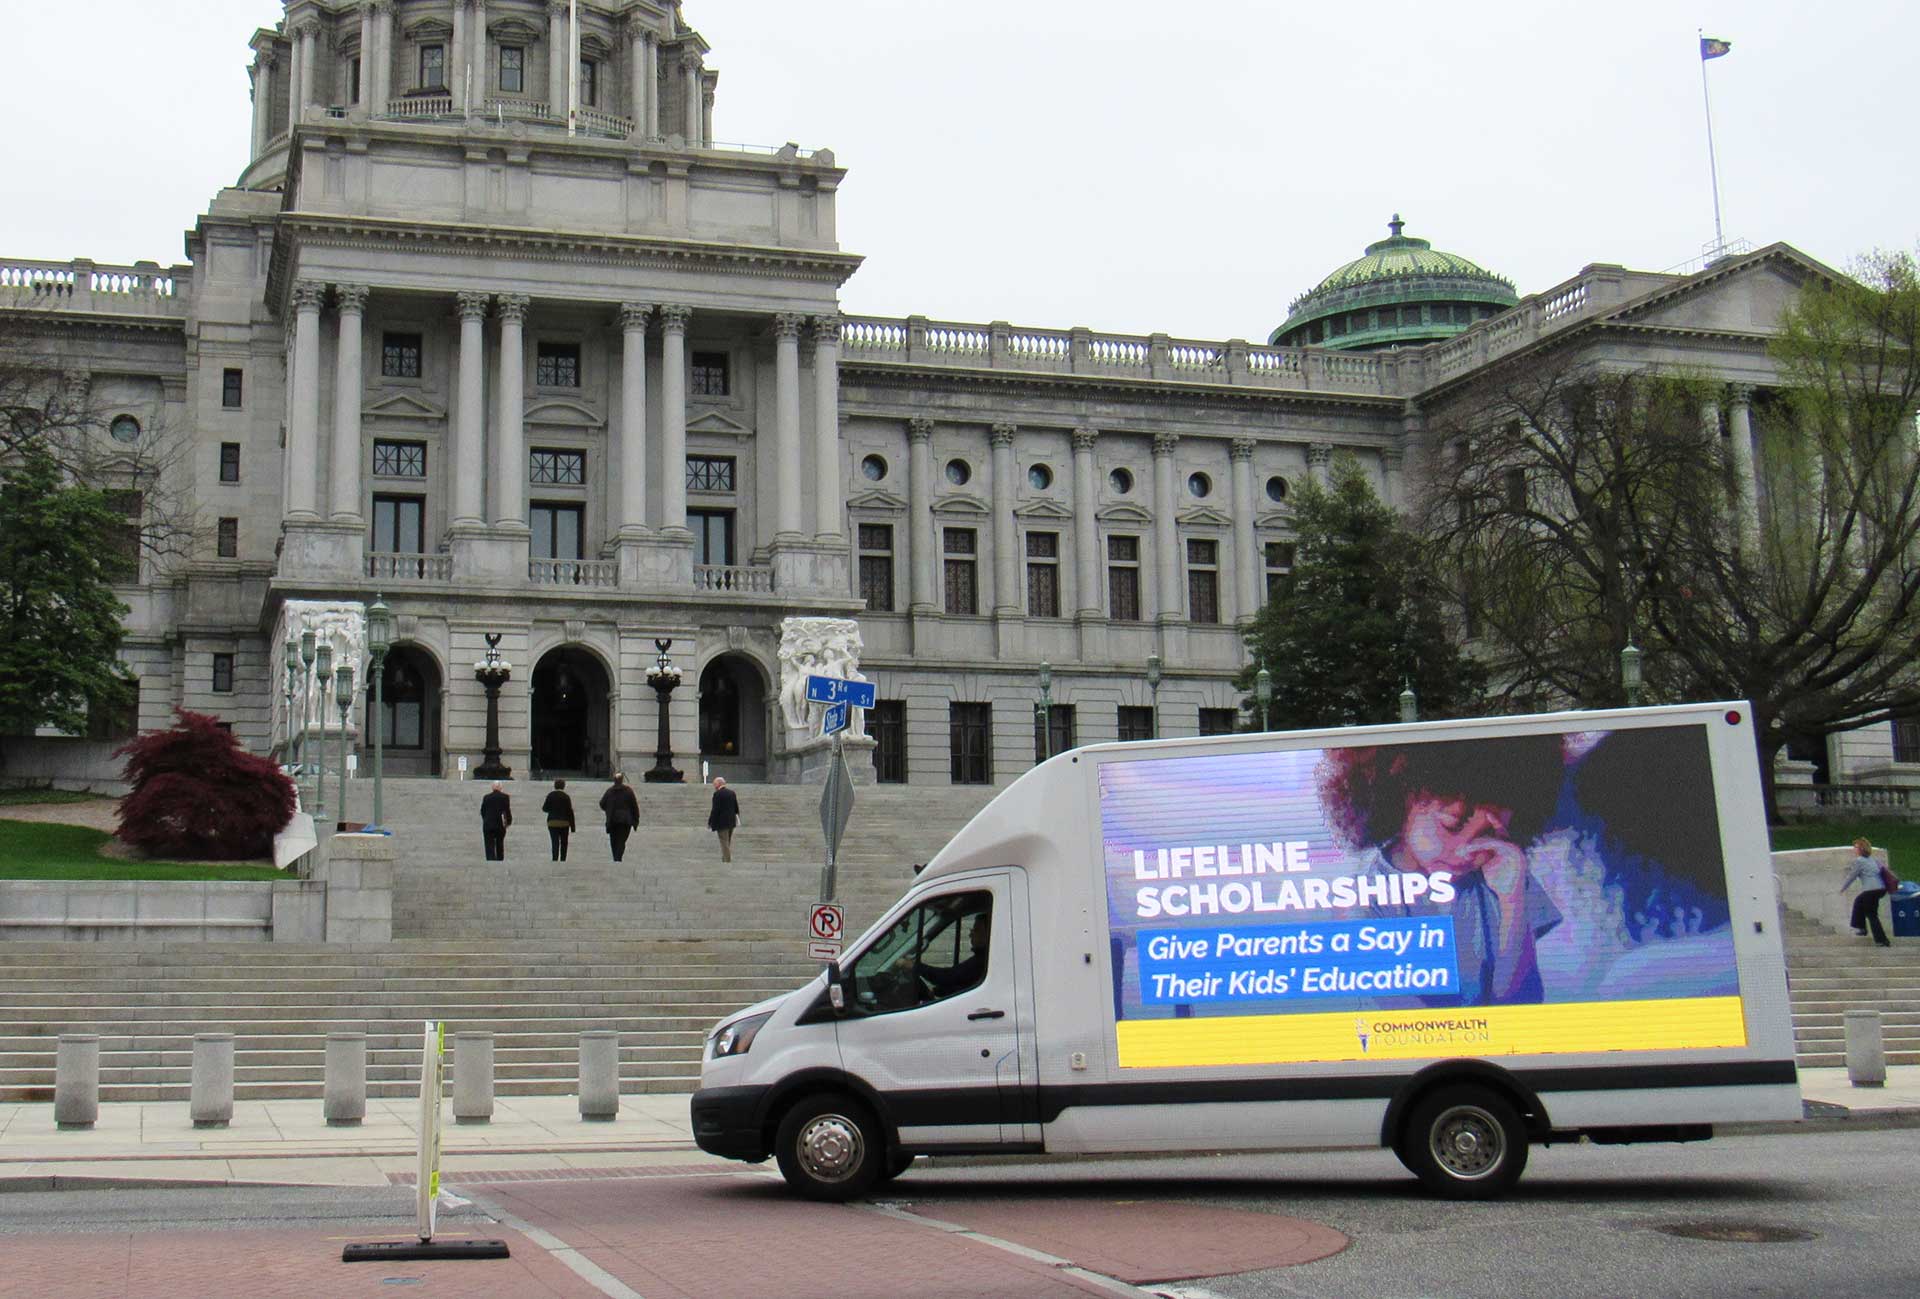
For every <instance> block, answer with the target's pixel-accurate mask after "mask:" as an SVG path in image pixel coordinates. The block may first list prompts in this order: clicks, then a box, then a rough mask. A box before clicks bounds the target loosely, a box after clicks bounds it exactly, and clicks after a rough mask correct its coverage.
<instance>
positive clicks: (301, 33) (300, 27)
mask: <svg viewBox="0 0 1920 1299" xmlns="http://www.w3.org/2000/svg"><path fill="white" fill-rule="evenodd" d="M319 34H320V24H319V23H318V22H317V21H316V20H314V19H312V18H304V19H302V20H301V21H299V22H297V23H295V24H294V25H293V35H294V38H295V39H296V40H303V41H304V40H311V39H313V38H314V37H316V36H318V35H319Z"/></svg>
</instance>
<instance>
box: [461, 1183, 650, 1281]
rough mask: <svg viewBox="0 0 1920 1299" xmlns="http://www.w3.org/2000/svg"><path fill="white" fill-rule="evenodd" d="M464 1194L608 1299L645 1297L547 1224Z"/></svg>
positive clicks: (482, 1197)
mask: <svg viewBox="0 0 1920 1299" xmlns="http://www.w3.org/2000/svg"><path fill="white" fill-rule="evenodd" d="M467 1198H468V1199H470V1200H472V1201H473V1203H474V1204H475V1205H476V1206H477V1207H479V1208H480V1209H481V1210H482V1211H484V1212H485V1213H486V1214H487V1215H488V1216H489V1217H491V1218H493V1219H494V1220H495V1221H496V1222H502V1223H505V1224H506V1225H507V1226H509V1227H512V1228H513V1229H514V1230H515V1231H517V1232H519V1233H520V1234H521V1235H522V1236H525V1237H526V1238H527V1239H528V1240H530V1241H532V1242H533V1243H534V1244H536V1245H538V1246H539V1247H540V1248H541V1249H544V1250H546V1251H547V1253H549V1254H551V1255H553V1257H554V1258H556V1259H558V1260H559V1261H560V1262H561V1263H562V1264H564V1265H565V1266H566V1267H568V1268H570V1269H572V1270H573V1272H574V1273H575V1274H576V1275H578V1276H579V1277H580V1278H581V1280H583V1281H585V1282H586V1283H587V1284H588V1285H590V1286H592V1287H593V1288H594V1289H596V1290H598V1291H599V1292H600V1293H601V1294H603V1295H606V1296H607V1299H645V1296H644V1295H642V1294H641V1293H640V1292H639V1291H638V1290H635V1289H634V1288H633V1287H632V1286H630V1285H628V1284H627V1283H626V1282H625V1281H622V1280H621V1279H620V1278H619V1277H617V1276H615V1275H613V1273H611V1272H609V1271H607V1270H606V1269H605V1268H603V1267H601V1266H600V1265H599V1264H598V1263H596V1262H594V1261H593V1260H592V1259H590V1258H588V1257H587V1256H586V1255H584V1254H582V1253H581V1252H580V1251H579V1250H577V1249H575V1248H574V1247H573V1246H571V1245H569V1244H567V1242H566V1241H564V1240H561V1239H560V1238H559V1237H558V1236H556V1235H554V1234H553V1233H552V1232H550V1231H548V1230H547V1229H546V1228H544V1227H536V1226H534V1225H533V1224H532V1223H530V1222H528V1221H526V1220H525V1219H524V1218H520V1217H517V1216H515V1215H514V1214H511V1213H508V1212H507V1211H506V1210H505V1209H502V1208H501V1207H500V1206H499V1205H497V1204H494V1203H493V1202H492V1201H490V1200H488V1199H487V1198H486V1197H485V1196H483V1195H470V1196H468V1197H467Z"/></svg>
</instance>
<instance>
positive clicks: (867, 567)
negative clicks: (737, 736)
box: [860, 523, 893, 613]
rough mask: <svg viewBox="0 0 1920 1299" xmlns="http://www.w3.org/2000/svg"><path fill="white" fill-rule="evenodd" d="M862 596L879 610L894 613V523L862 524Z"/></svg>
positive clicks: (876, 611) (873, 609) (873, 607)
mask: <svg viewBox="0 0 1920 1299" xmlns="http://www.w3.org/2000/svg"><path fill="white" fill-rule="evenodd" d="M860 598H861V599H863V600H865V601H866V602H867V608H869V609H871V610H872V611H874V612H875V613H891V612H893V525H892V524H891V523H863V524H861V525H860Z"/></svg>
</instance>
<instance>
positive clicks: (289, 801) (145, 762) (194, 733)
mask: <svg viewBox="0 0 1920 1299" xmlns="http://www.w3.org/2000/svg"><path fill="white" fill-rule="evenodd" d="M175 711H176V713H177V715H178V716H179V718H180V720H179V722H178V724H177V725H175V726H174V728H173V729H172V730H170V731H153V732H150V733H148V734H146V735H141V736H138V737H136V738H134V739H132V740H129V741H128V742H127V743H126V744H124V745H122V746H121V747H120V748H119V749H117V750H115V752H114V755H113V756H114V757H116V758H118V757H123V756H124V757H125V758H126V760H127V783H128V784H130V785H132V786H133V792H132V793H131V794H128V795H127V796H126V797H125V798H123V799H121V800H120V829H119V836H120V838H121V839H123V840H125V841H126V842H127V843H129V844H132V845H133V846H134V847H135V848H137V849H139V850H140V851H141V852H142V853H144V854H146V855H147V856H149V857H185V858H191V859H196V860H201V861H246V860H250V859H252V858H255V857H265V856H267V855H268V854H269V853H271V852H272V850H273V836H274V835H276V834H278V833H279V832H280V831H281V830H282V829H283V828H284V827H285V826H286V824H287V822H288V821H289V820H291V819H292V817H293V804H294V795H293V782H292V781H291V780H288V779H287V777H286V775H285V774H284V773H282V772H281V770H280V769H279V768H278V767H276V766H274V765H273V764H272V763H271V762H269V761H267V760H266V759H265V758H263V757H260V756H259V755H258V754H253V753H248V752H247V751H246V750H245V749H243V748H241V747H240V742H239V741H238V740H236V739H234V738H233V733H232V732H230V731H223V730H221V729H220V724H219V723H218V722H217V721H215V720H214V719H213V718H211V717H208V716H207V715H206V714H205V713H190V712H188V711H187V710H186V709H184V708H182V709H176V710H175Z"/></svg>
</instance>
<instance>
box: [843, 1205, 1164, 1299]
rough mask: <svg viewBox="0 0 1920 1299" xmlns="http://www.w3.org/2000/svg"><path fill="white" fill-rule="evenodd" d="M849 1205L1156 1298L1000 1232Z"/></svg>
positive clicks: (1116, 1290) (1133, 1297)
mask: <svg viewBox="0 0 1920 1299" xmlns="http://www.w3.org/2000/svg"><path fill="white" fill-rule="evenodd" d="M848 1207H849V1208H853V1209H864V1210H866V1211H867V1212H868V1213H877V1214H879V1215H880V1216H881V1217H883V1218H893V1219H895V1220H897V1221H899V1222H910V1223H913V1224H915V1225H917V1226H921V1227H931V1228H933V1229H934V1230H935V1231H944V1232H946V1233H947V1234H949V1235H952V1236H965V1237H966V1238H967V1239H968V1240H973V1241H978V1242H979V1243H980V1244H982V1245H991V1246H992V1247H993V1248H995V1249H1001V1250H1005V1251H1006V1252H1007V1253H1009V1254H1017V1255H1018V1256H1019V1257H1021V1258H1024V1259H1030V1260H1031V1261H1033V1262H1035V1263H1044V1264H1046V1265H1047V1266H1048V1267H1054V1268H1058V1269H1060V1270H1061V1271H1062V1272H1065V1273H1066V1274H1067V1275H1068V1276H1071V1277H1074V1278H1076V1279H1078V1280H1081V1281H1085V1282H1086V1283H1087V1284H1088V1285H1093V1286H1098V1287H1099V1288H1100V1289H1102V1290H1105V1291H1107V1292H1109V1293H1110V1294H1117V1295H1126V1296H1127V1297H1128V1299H1155V1294H1154V1292H1153V1291H1151V1290H1142V1289H1141V1288H1140V1287H1139V1286H1136V1285H1130V1284H1128V1283H1127V1282H1125V1281H1122V1280H1120V1279H1119V1278H1118V1277H1111V1276H1107V1275H1105V1274H1104V1273H1100V1272H1094V1271H1091V1270H1089V1269H1087V1268H1084V1267H1081V1266H1080V1265H1079V1264H1078V1263H1075V1262H1074V1261H1073V1260H1072V1259H1069V1258H1061V1257H1060V1256H1059V1255H1057V1254H1048V1253H1046V1252H1044V1251H1042V1250H1038V1249H1033V1248H1031V1247H1030V1246H1027V1245H1022V1244H1020V1243H1019V1242H1017V1241H1011V1240H1006V1239H1003V1238H1002V1237H999V1236H989V1235H987V1234H986V1233H985V1232H983V1231H975V1230H974V1229H973V1228H971V1227H966V1226H962V1225H961V1224H960V1223H957V1222H944V1221H942V1220H941V1219H939V1218H928V1217H925V1216H923V1215H921V1214H918V1213H909V1212H908V1211H907V1210H905V1209H902V1208H900V1207H899V1205H898V1204H887V1203H877V1204H876V1203H867V1204H853V1205H849V1206H848ZM1195 1299H1198V1296H1196V1297H1195Z"/></svg>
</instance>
